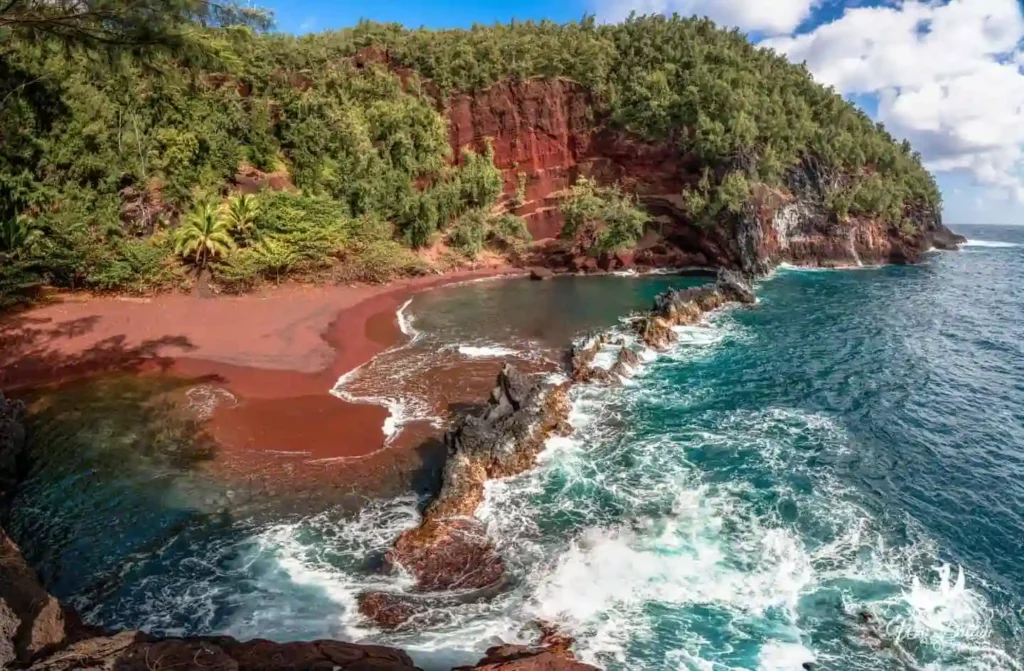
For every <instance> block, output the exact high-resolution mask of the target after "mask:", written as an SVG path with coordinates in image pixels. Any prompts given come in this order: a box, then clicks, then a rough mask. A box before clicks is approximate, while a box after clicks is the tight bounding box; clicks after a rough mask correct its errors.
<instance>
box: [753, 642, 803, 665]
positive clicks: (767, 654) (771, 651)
mask: <svg viewBox="0 0 1024 671" xmlns="http://www.w3.org/2000/svg"><path fill="white" fill-rule="evenodd" d="M805 662H814V653H813V652H811V651H810V650H808V649H807V648H805V647H804V646H803V645H801V644H800V643H781V642H772V643H769V644H768V645H766V646H764V647H763V648H761V654H760V656H759V658H758V664H757V669H758V671H799V669H801V668H803V666H802V665H803V664H804V663H805Z"/></svg>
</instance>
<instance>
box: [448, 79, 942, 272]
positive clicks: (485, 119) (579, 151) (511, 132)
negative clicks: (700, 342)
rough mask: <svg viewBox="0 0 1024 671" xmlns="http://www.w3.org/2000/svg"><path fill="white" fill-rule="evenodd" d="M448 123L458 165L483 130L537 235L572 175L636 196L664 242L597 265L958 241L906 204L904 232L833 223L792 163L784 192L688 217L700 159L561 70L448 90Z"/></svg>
mask: <svg viewBox="0 0 1024 671" xmlns="http://www.w3.org/2000/svg"><path fill="white" fill-rule="evenodd" d="M448 121H449V140H450V143H451V146H452V149H453V151H454V155H455V160H456V162H458V161H459V160H461V151H462V150H463V149H464V148H467V147H468V148H472V149H475V150H481V149H482V148H483V147H484V145H485V141H486V139H487V138H490V139H491V140H492V143H493V147H494V152H495V165H497V167H498V168H499V169H501V172H502V178H503V181H504V195H505V198H504V203H505V205H506V206H507V207H509V209H512V210H513V211H515V213H516V214H518V215H520V216H522V217H523V218H524V219H525V221H526V223H527V227H528V228H529V230H530V232H531V234H532V235H533V237H534V239H536V240H545V239H551V238H555V237H557V236H558V234H559V232H560V231H561V228H562V225H563V223H564V219H563V217H562V214H561V212H560V211H559V208H558V204H559V201H560V199H561V197H562V196H563V195H564V193H565V191H566V189H567V188H568V187H569V186H571V185H572V184H573V183H574V182H575V180H576V178H577V177H578V176H579V175H581V174H582V175H588V176H591V177H594V178H596V179H597V180H598V181H599V182H601V183H604V184H618V185H620V186H621V187H622V188H623V189H624V190H625V191H627V192H631V193H634V194H636V195H637V197H638V199H639V200H640V202H641V203H642V204H643V205H644V207H645V208H646V209H647V210H648V212H649V213H650V214H651V215H652V216H653V217H654V218H655V220H656V221H657V222H658V225H657V227H656V228H657V235H656V237H658V238H660V239H661V242H662V244H661V246H660V247H661V248H660V249H654V248H650V249H648V245H647V244H645V245H642V247H641V249H639V250H638V251H637V254H636V256H635V258H631V257H629V256H627V255H612V256H607V257H605V258H602V259H601V262H600V267H601V268H602V269H604V270H618V269H622V268H628V267H631V266H632V265H633V263H636V264H639V265H644V266H647V267H675V266H688V265H693V266H704V267H724V268H733V269H738V270H741V271H743V272H745V273H748V274H760V273H764V272H766V271H767V270H769V269H770V268H771V267H772V266H774V265H776V264H778V263H780V262H783V261H788V262H790V263H796V264H800V265H814V266H841V265H857V264H860V263H864V264H877V263H890V262H892V263H909V262H913V261H915V260H916V259H917V258H918V257H919V256H920V254H921V253H922V252H924V251H926V250H927V249H929V248H930V247H932V246H934V247H937V248H940V249H948V248H955V247H956V245H957V244H959V243H960V242H962V238H960V237H959V236H956V235H955V234H953V233H951V232H950V231H949V230H948V229H946V228H945V226H943V225H942V223H941V219H940V217H939V215H938V214H937V213H936V212H934V211H930V210H928V209H927V208H922V209H920V210H919V211H913V212H908V213H905V214H906V215H907V216H909V217H910V218H911V220H912V221H914V222H915V223H916V224H917V226H916V230H915V232H913V233H911V234H909V235H908V234H906V233H904V232H903V231H901V230H900V229H899V228H898V227H897V226H894V225H889V224H888V223H886V222H884V221H879V220H873V219H863V218H855V217H851V218H849V219H847V220H844V221H839V222H837V221H835V219H834V217H832V216H831V215H830V214H829V213H828V212H826V211H825V209H824V207H823V206H822V205H821V204H820V203H821V200H822V199H821V194H820V193H817V192H816V191H815V188H816V187H815V186H814V180H813V179H812V178H811V177H810V176H807V175H803V174H801V173H800V172H799V171H797V172H795V173H793V174H792V175H791V176H790V178H789V184H788V185H787V186H786V187H785V188H783V189H769V188H767V187H764V186H755V188H754V189H753V197H752V199H751V202H750V203H749V204H748V207H747V208H745V211H744V212H742V213H740V214H738V215H735V216H733V217H730V218H727V219H723V220H722V221H719V222H717V223H716V224H714V225H711V226H704V225H696V224H695V223H694V222H693V221H691V219H690V216H689V214H688V212H687V209H686V207H685V203H684V199H683V196H682V194H683V193H684V192H685V191H686V190H687V189H688V188H690V187H691V186H692V185H694V184H696V183H697V181H698V180H699V178H700V173H701V170H702V167H703V166H702V165H701V164H700V162H699V160H698V159H697V158H696V157H695V156H694V155H692V154H687V153H684V152H683V151H682V150H680V148H679V147H680V143H679V142H678V141H677V138H670V139H668V140H666V141H664V142H660V143H653V142H647V141H644V140H641V139H639V138H637V137H635V136H631V135H630V134H628V133H625V132H622V131H617V130H613V129H612V128H610V127H609V124H608V122H607V120H606V119H604V118H602V117H601V112H600V111H599V110H598V109H596V108H595V106H594V104H593V100H592V98H591V95H590V94H589V93H588V91H587V90H586V89H585V87H583V86H582V85H580V84H577V83H575V82H570V81H567V80H563V79H529V80H525V81H511V80H506V81H502V82H498V83H497V84H495V85H493V86H491V87H490V88H488V89H486V90H483V91H479V92H477V93H475V94H473V95H465V94H458V95H454V96H452V97H451V99H450V100H449V101H448ZM521 180H522V184H523V186H524V187H525V198H523V199H522V200H523V202H521V203H518V200H516V199H515V198H514V196H515V194H516V191H517V190H519V189H520V182H521ZM514 201H515V202H517V205H516V206H515V207H512V206H511V205H512V203H513V202H514ZM652 230H653V229H652ZM542 265H546V266H548V267H552V268H562V267H568V269H570V270H572V271H574V272H592V271H594V270H596V269H597V267H598V262H597V260H586V259H582V258H575V259H572V260H571V262H567V260H566V259H564V258H559V259H551V260H550V261H549V262H543V263H542Z"/></svg>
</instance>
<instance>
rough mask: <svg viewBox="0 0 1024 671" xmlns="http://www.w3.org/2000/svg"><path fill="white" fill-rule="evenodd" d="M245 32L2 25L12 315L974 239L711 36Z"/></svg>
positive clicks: (912, 248)
mask: <svg viewBox="0 0 1024 671" xmlns="http://www.w3.org/2000/svg"><path fill="white" fill-rule="evenodd" d="M15 4H18V3H15ZM109 4H111V6H113V7H118V6H120V5H119V3H118V2H111V3H109ZM122 4H124V7H122V8H121V12H122V14H120V15H116V16H117V17H118V19H119V20H128V19H131V18H133V17H134V15H133V14H132V12H133V11H137V10H134V9H132V8H135V7H144V6H146V4H147V3H146V2H141V3H140V2H136V3H122ZM183 4H184V5H189V3H188V2H183ZM193 4H194V3H193ZM33 6H35V5H33ZM48 7H50V6H49V5H47V4H45V3H43V4H40V5H38V8H39V11H51V10H49V9H47V8H48ZM54 11H55V10H54ZM246 16H247V15H246V14H245V13H242V14H235V15H228V16H221V17H220V20H219V21H214V20H211V19H210V17H203V20H202V21H201V23H200V22H199V21H198V20H197V19H196V18H195V17H193V16H189V15H186V16H183V17H179V18H178V20H177V21H178V22H177V23H174V22H171V26H170V28H168V27H167V26H163V28H164V29H167V30H171V31H172V34H173V35H175V36H176V37H177V39H176V40H173V41H170V42H167V43H162V42H159V41H157V40H155V39H154V38H153V37H152V36H149V38H148V39H149V40H150V41H149V42H147V43H146V44H145V45H133V48H131V49H116V50H113V53H107V54H106V56H108V57H105V58H96V57H95V56H96V54H95V53H94V52H95V51H96V50H103V49H106V50H107V51H108V52H109V51H110V50H112V49H113V47H103V46H102V43H97V42H96V41H92V42H87V43H85V44H77V43H75V44H72V48H70V49H69V48H67V47H68V45H67V42H68V40H70V39H71V38H70V37H68V36H67V35H65V34H63V33H62V34H58V35H56V36H54V35H47V34H46V33H45V31H44V32H43V33H42V35H40V32H39V29H38V28H33V29H32V30H28V29H23V30H20V31H19V30H18V28H17V26H18V24H17V22H15V23H13V24H10V25H13V26H14V27H13V28H11V27H10V25H7V26H5V24H4V22H3V21H0V29H2V30H4V31H5V33H4V34H5V35H6V36H7V37H9V38H10V39H8V40H7V41H6V45H7V46H6V47H5V49H4V50H3V52H2V53H0V233H2V235H0V257H2V259H3V263H2V264H0V268H2V270H0V295H2V296H4V297H5V301H8V302H9V301H12V300H19V299H20V298H23V297H24V296H25V295H26V294H30V293H31V292H32V290H33V289H35V288H38V287H40V286H44V285H53V286H57V287H64V288H71V289H77V288H88V289H94V290H113V291H153V290H160V289H169V288H175V287H184V286H189V285H191V284H193V283H194V282H195V281H196V280H195V278H196V277H200V278H202V281H203V282H207V283H212V285H213V286H214V288H217V289H221V290H246V289H249V288H252V287H254V286H256V285H258V284H260V283H262V282H267V281H279V280H280V279H281V278H282V277H288V276H294V277H300V278H304V279H313V280H326V281H332V280H333V281H337V280H352V279H360V280H371V281H372V280H384V279H387V278H389V277H393V276H396V275H401V274H412V273H420V272H424V271H426V270H429V269H430V266H434V269H444V268H446V267H452V266H455V265H459V264H463V263H466V262H470V261H471V260H473V259H475V258H477V257H478V256H479V255H480V254H483V253H485V252H486V251H487V250H488V249H489V250H491V251H493V252H497V253H499V254H502V255H505V256H507V257H509V258H510V259H512V260H513V261H516V262H520V263H524V264H527V263H534V264H538V263H539V264H544V265H548V266H549V267H551V268H553V269H564V270H569V271H594V270H599V269H612V268H620V267H626V266H631V265H647V266H657V267H666V266H686V265H698V266H706V267H728V268H734V269H739V270H742V271H744V272H747V273H759V272H763V271H765V270H767V269H769V268H770V267H772V266H773V265H775V264H777V263H779V262H783V261H786V262H792V263H799V264H812V265H825V266H835V265H857V264H861V263H863V264H871V263H885V262H896V263H908V262H914V261H915V260H917V259H918V258H919V256H920V254H921V253H922V252H923V251H925V250H927V249H929V248H931V247H933V246H934V247H940V248H949V247H953V246H955V245H956V243H957V242H958V241H959V240H960V238H959V237H958V236H955V235H953V234H951V233H950V232H949V231H948V230H947V229H946V228H945V227H944V226H943V224H942V219H941V198H940V194H939V192H938V189H937V188H936V185H935V182H934V180H933V179H932V176H931V175H930V174H929V173H928V172H927V171H926V170H925V169H924V168H923V167H922V164H921V160H920V157H919V156H918V155H917V154H916V153H915V152H914V150H913V148H912V147H911V146H910V145H909V144H908V143H907V142H897V141H896V140H895V139H894V138H893V137H892V136H891V135H889V134H888V133H887V132H886V131H885V129H884V128H883V127H881V126H880V125H877V124H875V123H874V122H872V121H871V120H870V119H869V118H868V117H867V116H866V115H865V114H864V113H863V112H861V111H860V110H858V109H857V108H855V107H854V106H852V105H850V104H849V103H848V102H846V101H845V100H843V98H842V97H841V96H839V95H838V94H836V93H835V92H834V91H832V90H829V89H826V88H823V87H821V86H819V85H818V84H816V83H815V82H814V81H813V79H812V78H811V76H810V74H809V73H808V72H807V71H806V69H804V68H803V67H802V66H797V65H793V64H790V63H788V62H787V61H786V60H785V59H784V58H782V57H781V56H779V55H777V54H775V53H773V52H770V51H765V50H762V49H759V48H757V47H755V46H753V45H751V44H750V43H749V42H748V41H747V40H746V38H745V37H744V36H743V35H741V34H739V33H736V32H729V31H724V30H721V29H719V28H717V27H716V26H714V24H712V23H710V22H708V21H706V20H696V19H682V18H676V17H673V18H665V17H659V16H656V17H641V18H636V19H632V20H630V21H627V22H626V23H623V24H620V25H596V24H595V23H594V22H593V21H590V20H586V21H584V22H582V23H570V24H564V25H557V24H553V23H548V22H541V23H529V22H528V23H517V24H513V25H508V26H501V25H497V26H492V27H475V28H473V29H471V30H449V31H428V30H417V31H408V30H405V29H403V28H401V27H400V26H396V25H380V24H373V23H362V24H360V25H358V26H356V27H354V28H350V29H346V30H342V31H339V32H331V33H323V34H319V35H311V36H305V37H302V38H295V37H290V36H285V35H279V34H272V33H265V32H261V28H262V24H260V23H258V22H254V21H252V20H248V21H247V20H246ZM134 18H136V19H138V18H139V17H134ZM32 25H36V26H38V25H42V26H44V27H45V26H47V25H51V24H50V23H47V22H38V21H37V22H36V23H35V24H32ZM111 25H114V26H116V25H118V24H117V23H116V22H114V23H113V24H111V23H110V22H109V21H108V22H107V23H104V24H102V28H103V30H109V29H110V26H111ZM129 25H131V24H129ZM33 31H34V32H33ZM147 35H148V34H147ZM132 36H133V34H132V33H129V34H126V35H121V36H119V39H122V40H125V41H130V39H131V38H132ZM186 36H187V38H188V39H187V40H186V39H185V37H186ZM153 44H158V45H160V46H159V47H158V46H152V45H153ZM424 249H428V250H430V253H420V251H419V250H424Z"/></svg>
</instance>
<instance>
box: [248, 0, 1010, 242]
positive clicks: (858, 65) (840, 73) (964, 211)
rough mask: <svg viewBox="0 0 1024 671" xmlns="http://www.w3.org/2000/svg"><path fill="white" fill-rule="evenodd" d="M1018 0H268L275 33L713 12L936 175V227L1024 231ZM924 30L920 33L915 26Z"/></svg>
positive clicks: (611, 19)
mask: <svg viewBox="0 0 1024 671" xmlns="http://www.w3.org/2000/svg"><path fill="white" fill-rule="evenodd" d="M1019 1H1020V0H560V1H558V2H551V1H550V0H548V1H546V2H541V1H540V0H427V1H420V2H414V1H410V0H376V1H374V2H365V3H353V2H344V1H338V0H265V1H264V2H259V0H256V2H257V4H262V5H263V6H267V7H269V8H270V9H272V10H273V11H274V12H275V16H276V20H277V27H278V29H279V30H282V31H287V32H292V33H306V32H317V31H321V30H327V29H332V28H341V27H344V26H348V25H351V24H353V23H355V22H356V21H358V20H359V19H360V18H368V19H373V20H376V21H395V22H399V23H402V24H405V25H407V26H409V27H419V26H427V27H431V28H443V27H467V26H469V25H471V24H473V23H485V24H486V23H493V22H495V21H508V20H510V19H512V18H517V19H542V18H548V19H551V20H554V21H559V22H561V21H568V20H575V19H579V18H580V17H581V16H583V15H584V14H585V13H591V14H596V15H597V16H598V18H599V19H600V20H606V21H615V20H619V19H621V18H622V17H624V16H625V15H627V14H628V13H629V11H631V10H634V9H635V10H637V11H638V12H639V13H651V12H665V13H671V12H673V11H678V12H679V13H680V14H684V15H688V14H692V13H699V14H708V15H710V16H711V17H712V18H713V19H715V20H716V21H718V22H720V23H723V24H729V25H734V26H737V27H739V28H740V29H742V30H744V31H746V32H747V33H748V34H749V35H750V36H751V39H753V40H755V41H758V42H761V41H764V43H765V44H770V45H771V46H772V47H773V48H775V49H777V50H778V51H780V52H783V53H786V54H787V55H788V56H789V57H790V58H791V59H792V60H795V61H806V62H807V63H808V66H809V67H810V68H811V71H812V72H813V73H814V74H815V77H817V78H818V79H819V80H820V81H823V82H825V83H828V84H831V85H833V86H836V88H837V89H838V90H840V91H841V92H843V93H844V94H846V95H847V97H848V98H849V99H851V100H853V101H854V102H856V103H857V104H859V105H861V106H862V107H863V108H864V109H865V110H866V111H867V112H868V113H869V114H871V115H872V116H873V117H874V118H876V119H879V120H881V121H883V122H884V123H885V124H886V126H887V127H888V128H889V129H890V131H891V132H893V134H895V135H897V136H900V137H907V138H909V139H910V140H911V142H912V143H913V144H914V146H915V147H916V148H918V150H919V151H921V152H922V154H923V155H924V158H925V160H926V162H927V163H928V165H929V167H930V168H931V169H932V170H933V172H934V173H935V174H936V176H937V178H938V181H939V185H940V187H941V188H942V191H943V197H944V200H945V205H946V207H945V218H946V221H947V222H949V223H951V224H957V223H1007V224H1010V223H1012V224H1018V223H1019V224H1024V70H1022V66H1024V49H1022V41H1021V40H1022V38H1024V13H1022V9H1021V6H1020V4H1019ZM925 26H926V27H927V29H926V30H922V27H925Z"/></svg>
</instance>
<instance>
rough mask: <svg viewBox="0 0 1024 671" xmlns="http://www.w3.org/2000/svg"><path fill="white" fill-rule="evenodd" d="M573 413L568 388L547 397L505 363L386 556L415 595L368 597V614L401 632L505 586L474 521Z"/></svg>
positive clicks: (450, 441)
mask: <svg viewBox="0 0 1024 671" xmlns="http://www.w3.org/2000/svg"><path fill="white" fill-rule="evenodd" d="M568 412H569V405H568V400H567V398H566V396H565V390H564V389H554V390H552V391H550V392H545V390H543V389H542V388H541V385H540V384H539V383H537V382H534V381H533V380H531V379H530V378H528V377H527V376H526V375H524V374H522V373H520V372H519V371H517V370H516V369H515V368H513V367H511V366H509V365H506V366H505V367H504V368H503V369H502V370H501V373H500V374H499V375H498V379H497V382H496V384H495V387H494V389H493V391H492V392H491V396H490V399H489V400H488V403H487V406H486V408H484V410H483V411H482V412H481V413H480V414H478V415H474V416H469V417H464V418H463V419H462V420H460V421H459V423H458V424H457V425H456V426H455V427H454V428H453V429H452V430H451V431H449V432H448V433H447V434H446V436H445V444H446V445H447V447H448V461H447V462H446V464H445V469H444V476H443V480H442V485H441V490H440V492H439V494H438V496H437V498H436V499H435V500H434V501H433V502H432V503H431V504H430V506H429V507H428V508H427V510H426V513H425V515H424V520H423V523H422V524H421V525H420V526H419V527H417V528H415V529H410V530H409V531H406V532H405V533H403V534H402V535H401V536H399V538H398V540H396V541H395V544H394V546H393V547H392V548H391V550H390V551H388V553H387V555H386V557H385V563H386V565H387V566H388V567H390V568H391V569H392V570H397V569H398V568H399V567H401V568H402V569H404V570H405V571H408V572H409V573H411V574H412V575H413V576H414V577H415V579H416V585H415V593H414V594H410V595H402V594H392V593H386V592H373V593H369V594H364V595H363V596H362V597H361V598H360V610H361V612H362V613H363V614H364V615H365V616H367V617H368V618H370V619H373V620H374V621H375V622H377V623H378V624H379V625H381V626H386V627H395V626H399V625H401V624H404V623H405V622H406V621H408V620H409V619H410V618H412V617H413V616H415V615H417V614H419V613H422V612H426V611H429V610H431V609H433V608H437V607H443V606H447V605H451V604H452V602H453V600H454V601H456V602H465V601H471V600H476V599H479V598H481V597H482V596H486V595H491V594H493V593H494V592H496V591H498V590H500V589H501V588H502V587H504V586H505V581H506V567H505V563H504V561H503V560H502V558H501V556H500V555H499V554H498V552H497V549H496V548H495V546H494V542H493V541H492V540H491V538H490V537H489V536H488V535H487V531H486V529H485V528H484V525H483V524H482V523H481V522H479V521H478V520H476V519H474V518H473V514H474V512H475V511H476V509H477V506H479V505H480V502H481V501H482V500H483V495H484V483H486V482H487V481H488V480H491V479H494V478H503V477H509V476H512V475H516V474H518V473H522V472H524V471H526V470H528V469H529V468H531V467H532V466H533V463H534V460H535V459H536V457H537V454H538V453H539V452H540V451H541V449H542V448H543V446H544V441H545V440H546V439H547V438H548V436H550V435H552V434H553V433H555V432H557V431H561V430H563V429H564V428H565V419H566V417H567V416H568Z"/></svg>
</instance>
